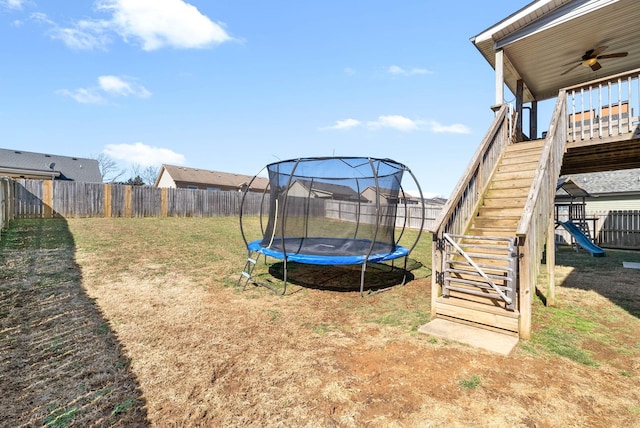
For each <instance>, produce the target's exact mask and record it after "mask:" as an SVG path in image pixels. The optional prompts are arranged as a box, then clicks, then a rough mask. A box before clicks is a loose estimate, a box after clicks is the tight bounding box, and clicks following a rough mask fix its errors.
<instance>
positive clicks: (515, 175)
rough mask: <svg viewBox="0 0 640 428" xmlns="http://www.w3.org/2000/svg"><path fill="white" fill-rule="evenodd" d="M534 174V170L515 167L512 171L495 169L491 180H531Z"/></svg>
mask: <svg viewBox="0 0 640 428" xmlns="http://www.w3.org/2000/svg"><path fill="white" fill-rule="evenodd" d="M535 175H536V172H535V170H530V171H528V170H522V169H516V170H514V171H496V173H495V174H494V175H493V179H492V181H507V180H508V181H510V180H528V181H529V182H531V180H532V179H533V177H534V176H535Z"/></svg>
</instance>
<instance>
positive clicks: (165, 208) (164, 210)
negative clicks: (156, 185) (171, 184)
mask: <svg viewBox="0 0 640 428" xmlns="http://www.w3.org/2000/svg"><path fill="white" fill-rule="evenodd" d="M168 195H169V189H167V188H166V187H163V188H162V190H161V193H160V216H161V217H167V216H168V215H169V200H168Z"/></svg>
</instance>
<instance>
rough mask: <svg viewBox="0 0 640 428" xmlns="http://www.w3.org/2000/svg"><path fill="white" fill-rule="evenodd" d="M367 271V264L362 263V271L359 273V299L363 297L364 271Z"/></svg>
mask: <svg viewBox="0 0 640 428" xmlns="http://www.w3.org/2000/svg"><path fill="white" fill-rule="evenodd" d="M365 270H367V263H366V262H365V263H362V271H360V297H364V271H365Z"/></svg>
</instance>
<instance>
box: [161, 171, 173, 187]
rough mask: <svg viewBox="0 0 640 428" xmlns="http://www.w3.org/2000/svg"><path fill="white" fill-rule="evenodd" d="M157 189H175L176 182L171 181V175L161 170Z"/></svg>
mask: <svg viewBox="0 0 640 428" xmlns="http://www.w3.org/2000/svg"><path fill="white" fill-rule="evenodd" d="M157 187H172V188H175V187H176V182H175V181H173V178H171V175H170V174H169V173H168V172H167V170H166V169H164V168H163V169H162V174H161V175H160V180H158V186H157Z"/></svg>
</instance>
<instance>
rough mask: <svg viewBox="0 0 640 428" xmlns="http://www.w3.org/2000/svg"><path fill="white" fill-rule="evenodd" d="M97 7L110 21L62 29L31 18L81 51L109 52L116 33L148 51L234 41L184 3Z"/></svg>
mask: <svg viewBox="0 0 640 428" xmlns="http://www.w3.org/2000/svg"><path fill="white" fill-rule="evenodd" d="M0 1H2V0H0ZM12 1H13V2H17V0H12ZM94 4H95V8H96V9H97V10H98V11H101V12H105V13H108V14H110V17H109V18H108V19H82V20H78V21H75V22H74V23H73V24H72V25H71V26H68V27H62V26H59V25H58V24H57V23H56V22H54V21H53V20H51V19H50V18H49V17H48V16H47V15H45V14H43V13H35V14H33V15H32V16H31V17H32V19H35V20H37V21H40V22H41V23H43V24H47V25H49V26H50V27H51V29H50V35H51V37H52V38H54V39H57V40H61V41H62V42H63V43H64V44H65V45H67V46H68V47H69V48H72V49H78V50H93V49H105V48H106V46H107V45H108V44H109V43H110V42H111V39H112V37H113V35H114V33H115V34H117V35H118V36H119V37H121V38H122V39H123V40H124V41H125V42H127V43H136V44H140V45H141V46H142V49H143V50H146V51H152V50H156V49H160V48H163V47H171V48H177V49H193V48H206V47H209V46H211V45H214V44H219V43H224V42H227V41H231V40H233V38H232V37H231V36H230V35H229V34H228V33H227V32H226V31H225V29H224V28H223V24H220V23H215V22H213V21H211V19H209V18H208V17H207V16H205V15H203V14H202V13H201V12H200V11H199V10H198V9H197V8H196V7H195V6H193V5H191V4H189V3H187V2H185V1H183V0H97V1H96V2H95V3H94Z"/></svg>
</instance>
